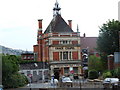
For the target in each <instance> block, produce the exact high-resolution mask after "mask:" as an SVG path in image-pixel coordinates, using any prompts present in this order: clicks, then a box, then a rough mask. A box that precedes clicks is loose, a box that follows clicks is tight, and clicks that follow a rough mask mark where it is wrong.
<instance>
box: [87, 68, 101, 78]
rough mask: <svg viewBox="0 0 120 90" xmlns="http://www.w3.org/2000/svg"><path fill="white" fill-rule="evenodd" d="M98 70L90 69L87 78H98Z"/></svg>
mask: <svg viewBox="0 0 120 90" xmlns="http://www.w3.org/2000/svg"><path fill="white" fill-rule="evenodd" d="M98 76H99V75H98V72H97V71H96V70H94V69H93V70H90V71H89V72H88V78H89V79H96V78H98Z"/></svg>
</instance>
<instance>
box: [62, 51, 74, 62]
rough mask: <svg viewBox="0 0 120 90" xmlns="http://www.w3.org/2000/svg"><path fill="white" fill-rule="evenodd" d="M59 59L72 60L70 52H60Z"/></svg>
mask: <svg viewBox="0 0 120 90" xmlns="http://www.w3.org/2000/svg"><path fill="white" fill-rule="evenodd" d="M60 60H72V52H68V51H65V52H60Z"/></svg>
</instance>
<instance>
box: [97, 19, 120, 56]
mask: <svg viewBox="0 0 120 90" xmlns="http://www.w3.org/2000/svg"><path fill="white" fill-rule="evenodd" d="M119 31H120V22H119V21H117V20H116V21H115V20H114V19H113V20H112V21H110V20H109V21H108V22H106V23H105V24H103V25H102V26H101V27H100V31H99V37H98V40H97V49H98V50H99V51H100V52H103V53H106V54H113V53H114V52H118V51H119Z"/></svg>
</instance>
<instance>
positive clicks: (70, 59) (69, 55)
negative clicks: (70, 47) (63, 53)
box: [69, 52, 71, 60]
mask: <svg viewBox="0 0 120 90" xmlns="http://www.w3.org/2000/svg"><path fill="white" fill-rule="evenodd" d="M69 59H70V60H71V52H69Z"/></svg>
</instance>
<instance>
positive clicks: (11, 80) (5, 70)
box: [2, 55, 27, 88]
mask: <svg viewBox="0 0 120 90" xmlns="http://www.w3.org/2000/svg"><path fill="white" fill-rule="evenodd" d="M18 70H19V65H18V58H17V57H16V56H15V55H6V56H4V55H3V56H2V84H3V86H4V88H16V87H20V86H23V85H25V84H26V83H27V79H26V77H25V76H24V75H21V74H20V73H18Z"/></svg>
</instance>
